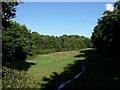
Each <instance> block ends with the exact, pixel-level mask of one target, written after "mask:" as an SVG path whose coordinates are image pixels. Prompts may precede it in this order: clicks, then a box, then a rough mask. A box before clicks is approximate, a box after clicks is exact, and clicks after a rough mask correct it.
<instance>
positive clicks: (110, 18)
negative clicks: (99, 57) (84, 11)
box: [91, 1, 120, 50]
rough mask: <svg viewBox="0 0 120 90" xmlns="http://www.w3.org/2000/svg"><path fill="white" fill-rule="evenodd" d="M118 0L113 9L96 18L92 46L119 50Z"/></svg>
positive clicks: (119, 14)
mask: <svg viewBox="0 0 120 90" xmlns="http://www.w3.org/2000/svg"><path fill="white" fill-rule="evenodd" d="M119 29H120V1H118V2H116V3H115V5H114V10H113V11H105V12H104V14H103V17H101V18H100V19H99V20H98V24H97V26H96V27H95V28H94V32H93V34H92V37H91V38H92V42H93V45H94V47H96V48H98V49H100V48H108V49H111V50H120V48H119V46H120V44H119V43H118V42H119V41H120V37H119V36H120V30H119Z"/></svg>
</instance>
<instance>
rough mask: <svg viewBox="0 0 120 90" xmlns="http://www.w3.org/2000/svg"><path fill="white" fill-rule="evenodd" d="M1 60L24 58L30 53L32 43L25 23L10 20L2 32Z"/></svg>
mask: <svg viewBox="0 0 120 90" xmlns="http://www.w3.org/2000/svg"><path fill="white" fill-rule="evenodd" d="M2 36H3V39H2V44H3V47H2V51H3V62H6V61H11V60H18V59H25V58H26V57H27V55H32V52H33V44H34V42H33V41H32V36H31V32H30V30H28V29H27V27H26V26H25V25H20V24H19V23H17V22H13V21H10V26H9V27H7V28H5V29H4V30H3V32H2Z"/></svg>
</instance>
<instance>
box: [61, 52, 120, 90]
mask: <svg viewBox="0 0 120 90" xmlns="http://www.w3.org/2000/svg"><path fill="white" fill-rule="evenodd" d="M113 53H114V52H110V51H109V50H102V51H96V52H94V53H91V52H89V51H87V52H86V54H84V56H85V57H86V59H87V60H88V62H87V63H86V64H85V68H86V70H85V73H84V74H83V75H82V76H81V77H78V79H76V80H74V81H73V82H71V83H70V84H68V85H66V86H65V87H64V89H62V90H67V89H68V88H71V89H75V90H80V89H81V88H86V89H87V88H96V89H98V88H99V89H100V88H102V89H105V88H114V89H116V88H119V89H120V86H119V82H120V67H119V66H120V61H119V60H120V59H119V56H118V55H114V54H113ZM90 54H91V55H90ZM92 54H93V55H92ZM79 56H80V55H78V56H76V57H79Z"/></svg>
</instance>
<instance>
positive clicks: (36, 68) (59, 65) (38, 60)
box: [27, 51, 85, 88]
mask: <svg viewBox="0 0 120 90" xmlns="http://www.w3.org/2000/svg"><path fill="white" fill-rule="evenodd" d="M70 53H72V54H70ZM65 54H66V55H65ZM79 54H80V51H74V53H73V52H71V51H70V52H66V53H64V54H62V53H60V55H59V54H46V55H37V56H35V57H32V58H28V59H27V62H32V63H35V65H33V66H31V67H30V68H29V70H28V71H27V72H28V73H29V74H30V75H31V76H32V77H33V78H34V79H36V81H37V82H38V83H42V79H43V78H44V77H49V76H50V75H51V74H52V72H57V73H61V72H62V71H63V70H64V68H65V67H66V66H67V65H68V64H73V62H74V61H75V60H85V58H84V57H82V58H79V57H74V56H75V55H79ZM37 87H38V88H39V87H40V85H37Z"/></svg>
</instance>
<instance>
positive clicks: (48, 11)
mask: <svg viewBox="0 0 120 90" xmlns="http://www.w3.org/2000/svg"><path fill="white" fill-rule="evenodd" d="M108 3H109V2H45V3H43V2H24V3H23V4H20V5H18V6H17V13H16V14H17V17H16V18H14V19H13V20H15V21H17V22H18V23H20V24H25V25H26V26H27V27H28V29H29V30H31V31H36V32H38V33H39V34H43V35H54V36H61V35H63V34H67V35H73V34H75V35H83V36H87V37H90V36H91V35H92V31H93V28H94V26H95V25H96V23H97V20H98V18H100V17H101V16H102V14H103V12H104V11H105V9H106V8H105V5H106V4H108ZM111 3H112V2H111Z"/></svg>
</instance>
